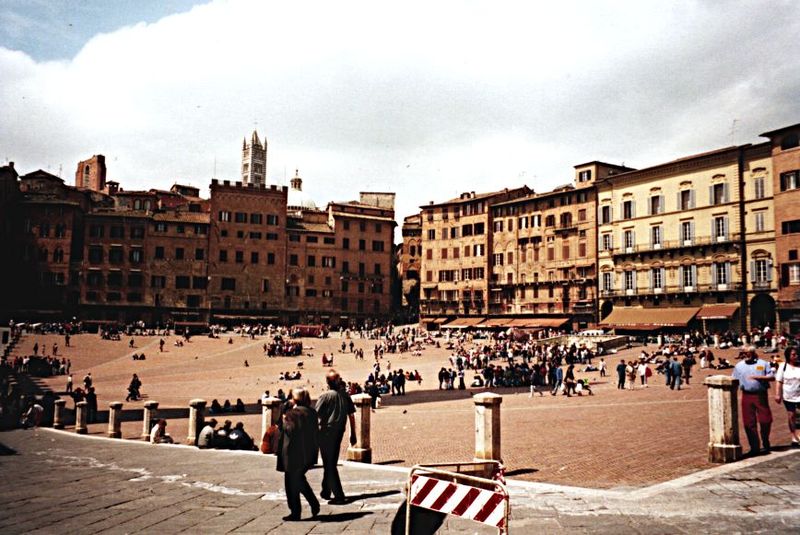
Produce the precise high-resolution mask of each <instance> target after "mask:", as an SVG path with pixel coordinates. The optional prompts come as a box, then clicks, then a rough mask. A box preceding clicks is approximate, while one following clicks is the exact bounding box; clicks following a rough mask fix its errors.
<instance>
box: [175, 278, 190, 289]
mask: <svg viewBox="0 0 800 535" xmlns="http://www.w3.org/2000/svg"><path fill="white" fill-rule="evenodd" d="M190 281H191V278H190V277H189V276H188V275H176V276H175V288H176V289H178V290H186V289H188V288H189V286H190V284H189V283H190Z"/></svg>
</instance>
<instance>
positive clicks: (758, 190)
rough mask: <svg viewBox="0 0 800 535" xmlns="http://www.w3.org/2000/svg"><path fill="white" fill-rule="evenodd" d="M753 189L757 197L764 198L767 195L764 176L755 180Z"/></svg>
mask: <svg viewBox="0 0 800 535" xmlns="http://www.w3.org/2000/svg"><path fill="white" fill-rule="evenodd" d="M753 189H754V192H753V193H754V194H755V198H756V199H763V198H764V197H765V196H766V195H765V194H766V191H765V190H764V177H763V176H759V177H756V178H755V179H754V180H753Z"/></svg>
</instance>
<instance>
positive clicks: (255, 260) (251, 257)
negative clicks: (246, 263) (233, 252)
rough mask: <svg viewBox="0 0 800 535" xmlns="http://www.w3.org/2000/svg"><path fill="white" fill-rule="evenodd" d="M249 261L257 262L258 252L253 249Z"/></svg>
mask: <svg viewBox="0 0 800 535" xmlns="http://www.w3.org/2000/svg"><path fill="white" fill-rule="evenodd" d="M250 263H251V264H258V253H257V252H255V251H253V252H251V253H250Z"/></svg>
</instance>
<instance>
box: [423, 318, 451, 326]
mask: <svg viewBox="0 0 800 535" xmlns="http://www.w3.org/2000/svg"><path fill="white" fill-rule="evenodd" d="M446 321H447V318H425V319H424V320H422V322H423V323H435V324H436V325H441V324H442V323H444V322H446Z"/></svg>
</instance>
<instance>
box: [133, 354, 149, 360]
mask: <svg viewBox="0 0 800 535" xmlns="http://www.w3.org/2000/svg"><path fill="white" fill-rule="evenodd" d="M131 359H133V360H146V359H147V357H145V355H144V353H142V354H141V355H139V354H138V353H134V354H133V355H131Z"/></svg>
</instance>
